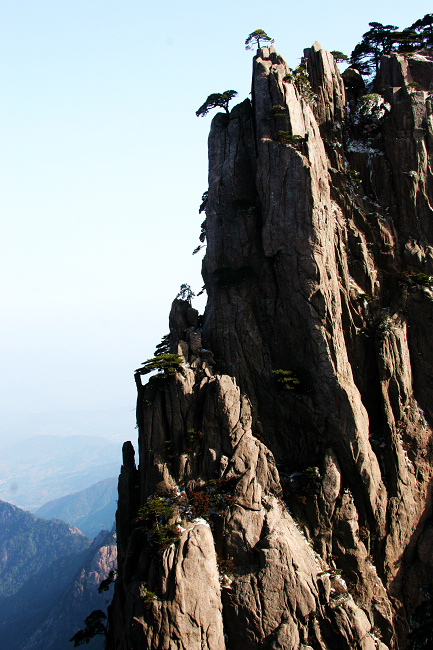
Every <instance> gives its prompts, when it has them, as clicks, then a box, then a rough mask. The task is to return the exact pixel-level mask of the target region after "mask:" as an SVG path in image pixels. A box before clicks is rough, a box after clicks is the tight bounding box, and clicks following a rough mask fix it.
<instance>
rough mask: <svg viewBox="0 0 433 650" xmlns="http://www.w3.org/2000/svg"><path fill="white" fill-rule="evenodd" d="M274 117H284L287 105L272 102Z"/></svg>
mask: <svg viewBox="0 0 433 650" xmlns="http://www.w3.org/2000/svg"><path fill="white" fill-rule="evenodd" d="M272 110H273V111H274V115H275V117H285V116H286V115H287V106H282V105H281V104H274V106H272Z"/></svg>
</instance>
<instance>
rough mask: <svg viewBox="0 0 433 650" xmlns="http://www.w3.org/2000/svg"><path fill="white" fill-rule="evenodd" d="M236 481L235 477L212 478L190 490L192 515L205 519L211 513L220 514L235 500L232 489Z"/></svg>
mask: <svg viewBox="0 0 433 650" xmlns="http://www.w3.org/2000/svg"><path fill="white" fill-rule="evenodd" d="M237 481H238V479H237V478H231V479H212V480H210V481H208V482H207V483H206V484H205V485H204V486H203V487H200V488H197V489H196V490H194V491H193V492H191V494H190V495H189V496H190V501H191V505H192V511H193V514H194V516H195V517H204V518H205V519H207V518H209V517H210V515H212V514H216V515H220V514H222V512H223V511H224V510H226V508H227V507H229V506H231V505H233V503H234V501H235V498H234V496H233V490H234V488H235V486H236V483H237Z"/></svg>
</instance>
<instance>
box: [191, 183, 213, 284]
mask: <svg viewBox="0 0 433 650" xmlns="http://www.w3.org/2000/svg"><path fill="white" fill-rule="evenodd" d="M208 198H209V192H208V191H207V190H206V192H204V193H203V194H202V197H201V205H200V208H199V211H198V213H199V214H201V213H202V212H204V211H205V210H206V206H207V202H208ZM199 240H200V245H199V246H197V248H195V249H194V250H193V252H192V254H193V255H195V254H196V253H198V252H199V250H201V249H202V248H203V247H204V242H205V240H206V219H205V220H204V221H203V222H202V224H201V226H200V235H199ZM198 295H200V294H198Z"/></svg>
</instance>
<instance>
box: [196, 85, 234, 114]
mask: <svg viewBox="0 0 433 650" xmlns="http://www.w3.org/2000/svg"><path fill="white" fill-rule="evenodd" d="M236 95H237V92H236V91H235V90H225V91H224V92H223V93H213V94H212V95H209V97H208V98H207V99H206V101H205V102H204V104H202V105H201V106H200V108H199V109H198V110H197V111H196V112H195V114H196V115H197V117H204V116H205V115H207V114H208V113H209V111H210V110H212V109H213V108H223V109H224V110H225V112H226V113H227V114H228V113H229V102H230V101H231V100H232V99H233V97H236Z"/></svg>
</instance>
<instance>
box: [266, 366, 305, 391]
mask: <svg viewBox="0 0 433 650" xmlns="http://www.w3.org/2000/svg"><path fill="white" fill-rule="evenodd" d="M272 374H273V376H274V379H275V381H276V382H277V384H279V385H280V387H281V388H283V389H284V390H296V388H297V387H298V386H299V384H300V383H301V380H300V379H299V378H298V377H297V376H296V375H295V373H294V372H292V370H282V369H281V368H278V369H277V370H273V371H272Z"/></svg>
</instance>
